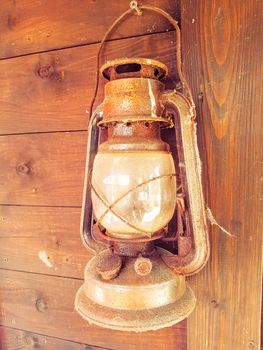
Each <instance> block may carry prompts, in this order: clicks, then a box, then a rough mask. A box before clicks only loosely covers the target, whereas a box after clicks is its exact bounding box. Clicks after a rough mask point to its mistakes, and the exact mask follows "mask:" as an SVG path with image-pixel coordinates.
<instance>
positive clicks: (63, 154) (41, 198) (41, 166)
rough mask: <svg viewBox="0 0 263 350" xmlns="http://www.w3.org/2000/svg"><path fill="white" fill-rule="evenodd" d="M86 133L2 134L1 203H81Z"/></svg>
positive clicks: (0, 156)
mask: <svg viewBox="0 0 263 350" xmlns="http://www.w3.org/2000/svg"><path fill="white" fill-rule="evenodd" d="M86 138H87V133H86V132H73V133H50V134H29V135H13V136H1V137H0V142H1V155H0V162H1V172H0V203H1V204H19V205H30V204H33V205H53V206H81V201H82V188H83V178H84V166H85V157H86V156H85V154H86Z"/></svg>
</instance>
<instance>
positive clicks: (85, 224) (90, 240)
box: [80, 103, 107, 252]
mask: <svg viewBox="0 0 263 350" xmlns="http://www.w3.org/2000/svg"><path fill="white" fill-rule="evenodd" d="M102 115H103V103H101V104H100V105H99V106H98V107H97V108H96V110H95V111H94V113H93V114H92V116H91V118H90V121H89V127H88V142H87V153H86V154H87V158H86V166H85V177H84V190H83V201H82V212H81V220H80V235H81V239H82V242H83V244H84V246H85V247H86V248H88V249H91V250H92V251H95V252H100V251H102V250H104V249H105V248H107V246H105V245H104V244H102V243H99V242H98V241H96V240H95V238H94V235H93V214H92V202H91V189H90V188H89V187H90V181H89V176H90V174H91V171H92V168H93V163H94V158H95V155H96V153H97V149H98V145H99V142H100V132H99V127H98V123H99V122H100V121H101V120H102Z"/></svg>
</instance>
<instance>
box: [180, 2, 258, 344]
mask: <svg viewBox="0 0 263 350" xmlns="http://www.w3.org/2000/svg"><path fill="white" fill-rule="evenodd" d="M262 10H263V8H262V2H259V1H255V0H252V1H249V2H240V1H227V0H224V1H222V0H213V1H205V0H201V1H191V0H186V1H183V2H182V31H183V54H184V56H183V57H184V67H185V71H186V73H187V78H188V80H189V82H190V86H191V88H192V90H193V95H194V99H195V101H196V104H197V107H198V120H197V122H198V138H199V146H200V151H201V158H202V160H203V178H204V186H205V189H206V202H207V205H208V206H209V207H210V208H211V210H212V213H213V215H214V216H215V218H216V220H217V221H218V222H219V223H220V224H221V225H222V226H223V227H225V228H226V229H227V230H228V231H229V232H231V233H232V234H233V235H234V237H230V236H228V235H226V234H225V233H224V232H222V230H220V229H219V228H218V227H215V226H214V227H213V229H211V234H210V237H211V248H212V252H211V258H210V260H209V263H208V265H207V267H206V268H205V270H204V271H202V272H200V273H199V274H198V275H196V276H194V277H193V278H191V280H190V283H191V285H192V287H193V289H194V291H195V293H196V296H197V300H198V302H197V307H196V310H195V312H194V313H193V314H192V315H191V316H190V317H189V320H188V350H196V349H202V350H203V349H209V350H223V349H238V350H245V349H260V338H259V333H260V331H259V330H260V304H261V273H262V231H263V220H262V203H263V201H262V199H263V198H262V157H263V154H262V134H263V125H262V112H263V111H262V96H263V91H262V81H261V80H260V78H259V77H260V76H261V73H262V72H261V67H262V56H263V55H262V45H260V44H259V43H260V39H261V41H262V17H261V14H262Z"/></svg>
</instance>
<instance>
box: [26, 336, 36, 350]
mask: <svg viewBox="0 0 263 350" xmlns="http://www.w3.org/2000/svg"><path fill="white" fill-rule="evenodd" d="M24 343H25V344H26V345H27V346H30V347H31V348H38V346H39V341H38V338H37V337H35V336H31V335H26V336H25V337H24Z"/></svg>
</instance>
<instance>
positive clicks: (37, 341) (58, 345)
mask: <svg viewBox="0 0 263 350" xmlns="http://www.w3.org/2000/svg"><path fill="white" fill-rule="evenodd" d="M0 346H1V349H3V350H17V349H29V348H32V349H48V350H59V349H60V350H62V349H63V350H80V349H82V350H110V349H108V348H101V347H97V346H92V345H89V344H80V343H76V342H72V341H68V340H63V339H59V338H53V337H49V336H46V335H40V334H37V333H32V332H27V331H23V330H19V329H14V328H9V327H2V326H0Z"/></svg>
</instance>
